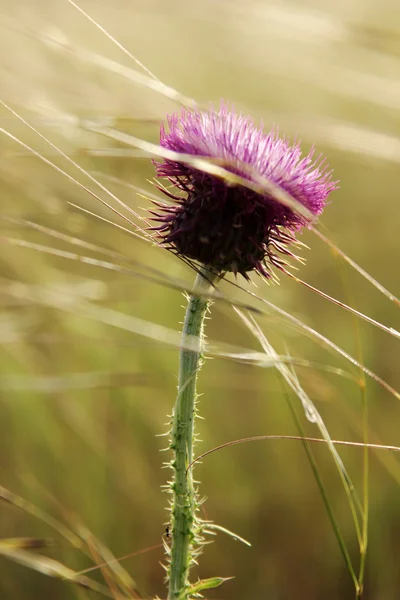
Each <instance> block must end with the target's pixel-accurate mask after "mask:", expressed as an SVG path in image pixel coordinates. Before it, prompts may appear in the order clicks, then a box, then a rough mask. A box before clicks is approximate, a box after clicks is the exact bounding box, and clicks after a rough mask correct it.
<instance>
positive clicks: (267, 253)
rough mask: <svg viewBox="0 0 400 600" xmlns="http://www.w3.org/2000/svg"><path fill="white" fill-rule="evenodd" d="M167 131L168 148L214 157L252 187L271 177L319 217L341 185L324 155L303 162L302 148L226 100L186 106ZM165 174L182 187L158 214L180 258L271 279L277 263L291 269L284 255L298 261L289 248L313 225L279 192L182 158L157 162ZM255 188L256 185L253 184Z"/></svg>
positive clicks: (163, 137)
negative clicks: (214, 106) (208, 170)
mask: <svg viewBox="0 0 400 600" xmlns="http://www.w3.org/2000/svg"><path fill="white" fill-rule="evenodd" d="M167 121H168V131H166V130H165V129H164V126H162V127H161V135H160V145H161V146H162V147H163V148H166V149H168V150H173V151H175V152H179V153H182V154H186V155H190V156H192V157H194V158H195V157H198V158H205V159H211V161H212V162H213V163H217V165H218V166H220V167H223V168H224V169H226V170H227V171H230V172H232V173H234V174H235V175H239V176H240V177H242V178H243V179H246V180H247V181H249V184H256V185H259V183H260V181H262V180H263V179H266V180H268V181H269V182H271V183H272V184H274V185H275V186H277V187H278V188H280V189H281V190H283V191H284V192H286V193H288V194H290V196H291V197H292V198H294V199H295V200H297V201H298V202H299V203H301V204H302V205H303V206H304V207H305V208H306V209H307V210H308V211H309V212H310V213H311V214H312V215H315V216H317V215H319V214H320V213H321V212H322V210H323V208H324V206H325V203H326V200H327V197H328V195H329V193H330V192H331V191H333V190H334V189H335V188H337V183H336V182H334V181H332V176H331V172H329V171H328V170H327V167H326V165H324V162H323V161H321V158H320V157H319V158H317V160H315V159H314V150H313V149H312V150H311V151H310V152H309V154H308V155H307V156H304V157H302V155H301V150H300V146H299V144H298V143H297V144H294V145H290V144H289V143H288V141H287V140H286V139H285V138H280V137H278V133H277V131H274V130H273V131H271V132H270V133H264V131H263V130H262V129H260V128H257V127H256V125H255V124H254V121H253V120H252V119H251V118H249V117H245V116H243V115H240V114H237V113H235V112H233V111H231V110H229V109H228V107H227V106H226V105H225V104H224V103H221V107H220V109H219V110H214V109H210V110H207V111H200V110H189V109H183V110H182V111H181V112H180V113H174V114H172V115H170V116H168V118H167ZM156 170H157V175H158V176H159V177H165V178H167V179H168V180H169V182H170V183H171V184H172V186H174V188H175V190H176V192H175V193H173V192H172V191H171V190H170V188H169V189H166V188H164V187H162V188H160V189H161V190H162V191H163V192H164V193H166V194H167V195H168V196H169V197H170V198H172V199H173V200H174V204H173V205H159V206H160V210H158V211H157V212H155V213H153V214H155V220H156V221H158V222H159V223H160V226H159V227H157V228H156V229H157V230H158V231H159V234H160V237H161V243H162V244H163V245H165V246H166V247H168V248H170V249H172V250H173V251H174V252H176V253H177V254H179V255H181V256H183V257H185V258H188V259H194V260H196V261H198V262H200V263H202V264H203V265H206V266H209V267H212V268H213V269H214V270H217V271H218V272H224V271H232V272H234V273H241V274H242V275H244V276H245V277H246V278H247V275H246V274H247V272H248V271H252V270H256V271H258V272H259V273H261V274H263V275H264V276H265V277H271V265H275V266H277V267H278V268H281V269H284V267H285V264H286V263H285V261H284V260H283V258H282V257H279V254H284V255H289V256H293V255H292V253H291V252H290V250H289V248H288V246H289V244H290V243H293V242H295V237H294V233H295V232H296V231H297V230H299V229H301V228H302V227H304V226H306V225H308V224H309V222H308V220H307V219H306V218H305V217H304V216H301V215H300V214H299V213H297V212H295V211H294V210H293V209H292V208H290V207H288V206H287V205H286V204H282V202H280V201H279V200H278V199H277V198H276V197H274V194H273V192H269V193H267V192H265V193H264V191H263V190H262V189H260V188H257V189H256V190H254V189H249V188H247V187H245V186H243V185H232V184H230V183H229V182H227V181H226V180H225V179H223V178H221V177H218V176H216V175H213V174H209V173H206V172H204V171H202V170H199V169H197V168H195V167H194V166H192V165H191V164H183V163H182V162H177V161H174V160H170V159H168V160H164V161H163V162H159V163H156ZM252 187H253V188H254V187H255V185H252Z"/></svg>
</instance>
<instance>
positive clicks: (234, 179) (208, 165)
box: [82, 121, 315, 222]
mask: <svg viewBox="0 0 400 600" xmlns="http://www.w3.org/2000/svg"><path fill="white" fill-rule="evenodd" d="M82 126H83V127H84V128H85V129H87V130H88V131H92V132H94V133H98V134H101V135H105V136H107V137H109V138H111V139H113V140H116V141H119V142H121V143H123V144H127V145H129V146H134V147H135V148H140V149H141V150H143V152H145V153H146V154H148V155H149V156H154V157H161V158H164V159H166V160H171V161H175V162H180V163H183V164H187V165H190V166H192V167H194V168H195V169H197V170H199V171H203V172H204V173H208V174H209V175H214V176H215V177H219V178H220V179H223V180H224V181H226V182H227V184H228V185H241V186H243V187H245V188H248V189H249V190H252V191H254V192H257V193H258V194H270V195H271V196H272V197H273V198H275V199H276V200H277V201H279V202H281V203H282V204H284V205H285V206H289V207H290V208H292V209H293V210H294V211H295V212H296V213H299V214H300V215H302V216H303V217H305V218H306V219H308V220H309V221H310V222H313V221H315V215H314V214H313V213H311V212H310V211H309V210H308V209H307V208H306V207H305V206H303V204H301V203H300V202H299V201H297V200H296V199H295V198H294V197H293V196H291V195H290V194H289V193H288V192H285V191H284V190H283V189H282V188H281V187H280V186H278V185H276V184H274V183H273V182H272V181H270V180H269V179H266V178H265V177H262V178H261V177H260V176H259V175H258V174H257V173H255V172H254V170H253V169H252V168H251V167H250V166H249V168H248V172H249V175H252V176H253V178H252V180H249V179H246V178H244V177H240V176H239V175H236V174H235V173H232V172H231V171H229V167H230V166H231V164H230V162H229V161H228V160H225V159H224V160H222V159H220V160H212V159H208V158H201V157H200V158H199V157H196V156H193V155H191V154H181V153H180V152H174V151H173V150H168V149H167V148H163V147H162V146H159V145H157V144H152V143H150V142H147V141H145V140H141V139H139V138H137V137H134V136H132V135H128V134H126V133H122V132H120V131H117V130H116V129H112V128H111V127H99V126H97V125H96V124H94V123H90V122H88V121H87V122H86V123H85V122H83V123H82ZM241 168H242V169H244V168H245V165H242V167H241Z"/></svg>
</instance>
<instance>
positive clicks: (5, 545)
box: [0, 537, 53, 553]
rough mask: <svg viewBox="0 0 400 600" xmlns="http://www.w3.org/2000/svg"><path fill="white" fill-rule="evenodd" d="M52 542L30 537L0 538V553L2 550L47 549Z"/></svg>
mask: <svg viewBox="0 0 400 600" xmlns="http://www.w3.org/2000/svg"><path fill="white" fill-rule="evenodd" d="M52 543H53V542H52V540H50V539H42V538H32V537H17V538H0V553H1V551H2V550H4V551H5V552H6V551H8V550H32V549H33V548H48V547H49V546H51V545H52Z"/></svg>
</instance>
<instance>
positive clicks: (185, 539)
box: [168, 269, 218, 600]
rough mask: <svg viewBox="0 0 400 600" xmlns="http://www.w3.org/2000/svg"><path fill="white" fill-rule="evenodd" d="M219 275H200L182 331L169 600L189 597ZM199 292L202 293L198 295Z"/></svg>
mask: <svg viewBox="0 0 400 600" xmlns="http://www.w3.org/2000/svg"><path fill="white" fill-rule="evenodd" d="M217 277H218V274H217V273H213V272H210V271H209V270H207V271H206V270H205V269H203V270H202V271H200V272H199V274H198V275H197V277H196V281H195V284H194V288H193V293H192V294H191V296H190V298H189V303H188V307H187V309H186V315H185V321H184V326H183V332H182V346H181V351H180V363H179V384H178V395H177V398H176V403H175V408H174V415H173V422H172V431H171V446H170V448H171V449H172V450H173V451H174V459H173V462H172V468H173V470H174V481H173V484H172V494H173V501H172V548H171V560H170V570H169V594H168V600H178V598H179V599H180V598H183V597H185V590H186V589H187V587H188V574H189V568H190V566H191V562H192V559H193V550H194V542H195V538H196V508H197V501H196V490H195V488H194V484H193V475H192V469H190V470H189V471H187V467H188V465H189V464H190V463H191V462H192V460H193V441H194V418H195V402H196V381H197V374H198V372H199V370H200V367H201V363H202V344H203V335H204V334H203V329H204V317H205V315H206V312H207V308H208V306H209V300H208V299H207V298H206V297H204V295H205V294H207V293H209V292H210V291H211V290H212V289H213V285H212V283H213V281H215V279H216V278H217ZM196 292H197V293H200V294H202V296H201V297H200V296H197V295H196Z"/></svg>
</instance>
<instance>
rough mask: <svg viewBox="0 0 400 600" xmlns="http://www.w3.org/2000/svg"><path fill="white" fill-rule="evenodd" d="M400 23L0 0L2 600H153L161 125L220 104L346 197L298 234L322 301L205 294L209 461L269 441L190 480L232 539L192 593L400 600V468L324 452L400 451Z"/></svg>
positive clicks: (287, 294) (170, 356)
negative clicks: (185, 110)
mask: <svg viewBox="0 0 400 600" xmlns="http://www.w3.org/2000/svg"><path fill="white" fill-rule="evenodd" d="M354 6H356V5H354ZM360 7H361V4H360ZM80 9H83V11H84V12H82V10H80ZM398 10H399V8H398V6H397V3H392V2H386V3H384V4H382V3H380V4H379V5H378V3H376V5H371V8H370V11H371V12H370V14H367V12H363V16H362V17H361V16H360V14H357V15H354V14H350V9H349V8H348V7H347V8H346V7H343V9H342V11H340V10H339V9H338V7H337V5H336V4H333V3H332V4H330V3H326V4H325V5H324V6H323V7H321V6H319V7H318V10H317V11H313V9H312V7H311V4H306V3H304V4H303V5H301V6H300V5H296V6H294V5H293V6H292V5H291V4H289V3H285V4H282V5H279V6H278V5H276V6H273V5H268V6H264V3H258V2H252V3H250V4H248V3H246V5H245V4H243V3H241V2H238V1H236V2H233V3H230V4H229V5H228V4H227V3H224V2H217V3H214V2H212V3H211V2H206V3H205V4H204V5H202V7H201V8H200V6H199V5H198V4H195V3H192V2H190V3H188V4H186V5H185V8H183V7H182V4H181V3H179V2H172V3H168V6H167V5H166V4H164V3H161V2H157V1H156V0H154V1H150V2H146V3H145V4H142V3H136V4H134V5H132V6H131V5H130V6H129V7H128V6H127V5H126V3H123V2H114V3H108V4H107V3H102V4H101V5H99V6H97V4H91V3H82V4H79V6H77V5H75V3H73V2H70V1H67V0H66V1H62V0H57V2H52V3H50V4H46V3H45V2H43V3H37V4H36V3H35V7H32V5H31V4H29V3H26V2H24V1H23V0H20V1H19V2H17V3H15V4H13V5H10V4H8V3H3V5H2V9H1V21H0V25H1V27H2V35H1V36H0V40H1V41H0V44H1V49H2V58H1V59H0V77H1V82H2V98H1V100H2V105H1V112H0V128H1V130H2V137H1V140H2V142H1V161H0V181H1V215H0V217H1V236H2V249H3V252H2V258H1V272H0V273H1V301H2V315H1V320H0V340H1V343H2V350H1V363H0V364H1V367H0V368H1V379H0V390H1V421H0V427H1V438H0V439H1V450H2V454H1V455H2V459H3V460H2V480H1V484H2V486H3V487H2V491H1V497H2V498H3V500H4V502H5V503H4V504H3V506H2V508H3V510H2V519H1V525H0V537H1V538H3V541H0V553H1V554H2V555H3V556H4V557H5V559H4V560H2V561H1V566H0V569H1V573H0V582H1V583H0V590H1V597H4V598H13V599H14V598H15V599H17V600H28V599H29V600H31V599H32V598H40V597H46V598H47V597H49V598H50V597H53V596H54V597H57V598H66V599H69V598H74V597H76V596H77V597H89V595H91V594H92V593H95V592H97V593H100V594H103V595H105V596H109V597H113V598H136V597H142V598H155V597H156V596H157V595H158V597H159V598H163V597H165V594H166V592H165V589H166V588H165V584H164V581H163V577H164V573H163V570H162V568H161V566H160V562H164V561H165V557H164V546H165V545H167V546H169V544H170V539H169V537H168V535H167V533H166V528H167V527H169V517H168V513H166V512H165V510H164V505H165V504H166V501H167V499H166V496H165V494H162V493H161V491H160V489H161V486H162V485H163V484H164V483H165V480H166V478H167V475H166V472H165V471H163V470H162V469H161V468H160V467H161V462H162V460H163V455H162V454H160V452H159V451H160V450H161V449H163V448H164V447H165V439H163V438H162V437H157V435H158V434H160V433H162V432H164V431H166V429H167V426H166V420H167V416H166V415H167V414H170V412H171V408H172V403H173V398H174V396H175V389H176V375H175V374H176V371H177V348H178V346H179V343H180V342H179V340H180V333H179V330H180V325H179V322H180V321H182V318H183V309H181V308H180V304H181V303H182V302H181V294H182V291H188V292H189V291H190V290H191V287H192V280H193V270H192V269H191V267H190V265H185V264H183V263H182V261H179V260H178V259H177V258H176V257H174V256H172V255H171V254H169V253H167V252H166V251H165V250H161V249H160V248H158V247H157V246H156V245H155V244H154V243H153V241H152V239H151V237H150V234H149V232H148V231H147V227H148V225H149V221H148V218H149V217H148V213H147V210H146V209H147V208H149V207H150V206H151V199H154V198H157V197H158V191H157V189H156V188H155V187H154V185H153V182H152V178H153V169H152V165H151V161H150V158H151V157H152V156H158V155H159V153H160V151H161V150H160V148H159V147H158V127H159V122H160V121H161V120H162V119H163V118H164V115H165V114H166V113H167V112H168V111H171V110H172V109H173V108H174V107H176V105H177V104H179V103H181V104H188V103H189V104H191V103H193V102H194V100H193V99H195V100H196V101H197V102H198V103H200V104H205V103H207V102H208V101H210V100H211V101H212V100H214V101H215V100H218V99H219V97H221V96H224V97H230V98H231V99H232V100H233V101H234V102H235V103H236V104H237V106H238V107H241V108H243V110H246V112H249V113H252V114H253V115H254V116H255V117H256V118H262V119H263V120H264V122H265V123H266V124H269V123H272V122H274V123H279V125H280V127H281V129H282V130H283V131H285V132H286V133H287V134H288V135H291V136H295V135H299V137H300V138H301V139H302V141H303V144H304V146H305V147H307V146H310V145H311V144H312V143H315V144H316V145H318V148H320V149H321V150H323V151H324V153H325V154H328V156H329V162H330V163H331V164H332V165H333V166H334V168H335V172H336V173H337V177H338V178H340V180H341V190H340V192H339V193H337V194H336V196H335V202H334V203H332V205H331V206H330V207H329V208H328V210H327V211H326V213H325V215H324V218H323V222H322V223H321V224H318V225H317V226H316V228H315V230H314V231H310V232H307V233H306V234H305V235H303V236H302V238H301V239H302V241H304V242H305V243H306V244H307V245H308V246H310V247H311V251H304V252H303V256H304V257H305V258H306V259H307V263H306V265H304V266H302V267H301V269H300V271H299V273H298V277H299V278H301V280H303V281H305V282H306V283H307V285H308V286H309V287H305V286H303V285H301V283H300V282H299V281H298V280H296V279H289V278H287V277H281V281H280V285H279V286H278V285H271V286H267V285H265V283H263V282H262V281H261V280H260V279H259V278H258V279H257V278H254V280H253V281H252V283H251V284H249V285H247V284H245V283H244V282H243V281H240V280H238V281H235V280H234V279H233V278H232V279H231V280H230V281H226V282H224V283H223V284H222V285H221V294H220V296H221V297H215V298H214V304H213V308H212V319H211V320H210V321H209V323H207V347H206V351H207V353H206V356H207V357H209V358H211V357H212V358H213V360H207V361H206V364H205V366H204V369H203V371H202V374H201V377H200V381H199V386H200V390H201V391H204V395H203V396H202V398H201V411H200V413H201V415H202V416H203V417H204V418H205V422H204V423H201V424H200V426H199V427H200V435H201V438H202V440H203V442H202V444H201V445H200V444H199V445H198V450H199V453H201V452H203V451H206V450H209V449H212V448H214V447H215V446H218V445H220V444H224V443H230V442H234V441H236V440H241V439H242V438H251V437H255V436H264V437H265V439H264V441H263V442H261V441H259V442H258V443H257V444H255V443H243V444H238V445H235V446H231V447H229V448H228V449H226V450H224V451H221V452H215V453H213V454H212V456H210V457H207V459H205V460H204V464H203V465H201V466H199V465H198V464H196V478H199V479H200V480H201V482H202V486H201V491H202V493H203V494H204V495H206V496H207V502H206V503H205V504H204V505H203V510H204V513H203V517H204V519H205V520H206V521H213V522H215V523H216V524H217V525H218V526H220V529H219V530H218V528H212V524H210V531H211V532H212V533H217V532H218V536H217V538H216V541H215V543H214V544H213V545H211V546H209V547H207V549H206V551H205V553H204V555H203V556H202V560H201V563H200V567H199V569H198V572H195V573H194V580H195V579H196V577H197V576H198V577H199V578H201V579H206V578H210V577H213V576H219V577H221V578H225V577H226V578H228V577H230V576H235V579H234V580H233V581H230V582H226V583H225V584H224V586H223V587H220V588H218V589H216V590H215V591H213V593H212V595H211V593H209V595H208V596H207V597H210V598H211V597H213V598H226V599H227V598H243V597H250V598H264V597H271V598H273V597H277V598H280V597H282V598H285V597H296V598H303V597H304V598H307V599H312V598H321V597H324V598H332V599H334V598H335V599H336V598H338V597H340V598H353V597H354V595H355V593H356V594H357V595H358V597H362V596H363V589H365V595H364V597H365V598H368V597H379V598H395V597H396V595H397V589H398V585H399V583H400V582H399V581H398V569H397V564H396V560H395V556H396V535H395V531H396V528H397V526H398V510H397V504H398V482H399V480H400V468H399V463H398V460H397V455H396V453H395V452H394V451H393V450H389V449H383V448H381V449H379V448H376V447H373V448H370V449H369V450H368V447H367V446H365V445H364V446H362V447H354V448H352V447H347V446H339V445H337V444H335V443H333V442H332V441H331V438H332V439H334V440H344V441H346V440H347V441H349V440H350V441H354V442H359V443H360V442H361V443H366V442H370V443H372V444H376V445H378V446H379V445H381V446H382V445H386V446H394V447H397V446H399V445H400V444H399V439H398V427H397V425H396V421H397V419H398V416H399V405H398V401H399V393H398V392H397V391H396V390H397V389H398V388H399V378H398V373H397V348H398V343H399V342H398V339H396V338H397V337H398V333H397V331H396V330H398V329H399V327H398V326H397V325H396V323H397V322H398V317H397V315H398V312H397V311H398V306H397V305H398V303H399V301H398V300H397V297H398V296H399V290H398V278H397V277H396V252H397V248H398V243H397V237H396V235H397V216H398V205H397V202H396V200H397V189H398V185H399V183H400V182H399V171H398V168H397V165H398V162H399V160H400V158H399V157H400V149H399V145H398V140H397V139H396V131H398V127H399V122H400V118H399V117H400V115H399V108H398V107H399V102H398V100H399V97H400V91H399V89H398V85H397V83H396V74H397V73H398V67H399V64H400V46H399V44H398V43H397V42H398V39H399V34H400V31H399V30H398V28H396V27H397V26H396V25H395V24H396V23H397V21H396V19H395V13H396V11H398ZM88 17H90V18H88ZM154 73H156V74H157V77H156V76H155V75H154ZM201 167H202V168H204V169H210V168H211V169H212V168H215V167H214V166H213V165H209V164H202V165H201ZM225 176H226V174H225ZM327 238H328V241H327ZM358 265H359V266H358ZM310 286H311V287H310ZM315 290H319V291H320V292H322V294H325V295H321V293H318V291H317V292H316V291H315ZM331 298H333V299H334V301H332V300H331ZM349 307H350V308H351V309H353V310H349ZM276 435H281V436H292V437H296V438H299V436H300V437H303V438H304V437H308V438H315V437H316V436H318V435H320V436H321V437H322V438H324V439H325V443H319V444H317V443H314V442H313V441H309V442H308V443H307V441H304V440H303V442H302V441H301V439H297V441H293V440H292V441H289V440H288V439H286V440H280V441H278V440H276V439H275V440H273V439H267V436H270V437H272V436H276ZM302 444H303V445H304V447H305V450H306V451H305V452H304V451H303V449H302ZM165 460H166V462H167V461H168V460H169V456H168V457H166V458H165ZM369 465H370V468H369ZM224 529H228V530H232V531H233V532H234V534H235V535H236V536H238V537H240V536H243V537H244V538H246V539H247V540H249V541H250V542H251V544H252V548H248V547H246V546H245V545H243V544H238V543H236V542H235V541H234V540H232V538H231V537H230V536H224V535H222V532H221V530H224ZM50 540H51V544H52V545H51V546H50V547H49V543H50ZM367 548H368V553H367ZM115 557H124V559H123V560H122V559H121V560H120V561H116V560H115ZM366 557H368V558H367V559H366ZM6 558H8V559H12V560H6ZM27 567H30V568H27ZM93 568H95V569H94V570H92V571H89V572H86V571H87V570H89V569H93ZM44 575H46V576H44ZM48 576H50V577H48ZM57 578H58V579H62V580H64V581H57ZM66 581H70V582H71V581H72V582H73V584H69V583H66ZM76 584H79V585H76ZM91 589H92V590H93V592H90V591H89V590H91Z"/></svg>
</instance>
